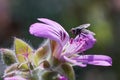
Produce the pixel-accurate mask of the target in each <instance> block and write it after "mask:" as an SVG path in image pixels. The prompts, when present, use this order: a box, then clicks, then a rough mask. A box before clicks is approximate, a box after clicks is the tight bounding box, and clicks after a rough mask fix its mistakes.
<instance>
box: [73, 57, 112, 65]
mask: <svg viewBox="0 0 120 80" xmlns="http://www.w3.org/2000/svg"><path fill="white" fill-rule="evenodd" d="M74 60H76V61H77V62H82V63H84V64H92V65H98V66H111V65H112V59H111V57H109V56H106V55H81V56H79V57H78V58H77V57H76V59H75V58H74Z"/></svg>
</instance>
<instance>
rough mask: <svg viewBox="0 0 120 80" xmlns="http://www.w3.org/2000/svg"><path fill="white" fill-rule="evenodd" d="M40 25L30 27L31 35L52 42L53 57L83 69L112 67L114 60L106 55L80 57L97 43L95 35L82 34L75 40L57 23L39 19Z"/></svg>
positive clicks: (35, 24)
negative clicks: (89, 65)
mask: <svg viewBox="0 0 120 80" xmlns="http://www.w3.org/2000/svg"><path fill="white" fill-rule="evenodd" d="M38 20H39V21H41V22H39V23H34V24H32V25H31V26H30V29H29V31H30V34H32V35H34V36H37V37H43V38H48V39H50V40H51V50H52V55H53V56H54V57H55V58H58V59H59V60H63V61H66V62H69V63H72V64H73V65H78V66H81V67H85V66H87V64H92V65H100V66H111V65H112V59H111V58H110V57H109V56H105V55H83V54H82V55H79V53H83V51H86V50H88V49H90V48H92V47H93V45H94V44H95V42H96V39H95V38H94V35H93V34H90V33H88V34H86V33H83V32H82V33H80V34H78V35H77V36H76V37H75V38H70V37H69V35H68V33H67V32H66V31H65V30H64V28H63V27H62V26H61V25H60V24H58V23H57V22H55V21H52V20H49V19H46V18H38Z"/></svg>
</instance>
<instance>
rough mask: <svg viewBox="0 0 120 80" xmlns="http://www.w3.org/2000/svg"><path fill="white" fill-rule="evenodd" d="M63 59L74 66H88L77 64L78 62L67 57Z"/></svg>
mask: <svg viewBox="0 0 120 80" xmlns="http://www.w3.org/2000/svg"><path fill="white" fill-rule="evenodd" d="M63 58H64V59H65V61H67V62H69V63H72V65H77V66H81V67H86V66H87V65H86V64H83V63H82V62H77V60H73V59H70V58H68V57H66V56H63Z"/></svg>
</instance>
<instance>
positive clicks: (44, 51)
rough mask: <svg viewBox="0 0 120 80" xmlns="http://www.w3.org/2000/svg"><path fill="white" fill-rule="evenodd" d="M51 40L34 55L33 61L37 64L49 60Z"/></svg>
mask: <svg viewBox="0 0 120 80" xmlns="http://www.w3.org/2000/svg"><path fill="white" fill-rule="evenodd" d="M50 54H51V52H50V42H49V40H47V41H45V43H44V44H43V45H42V46H41V47H40V48H39V49H37V50H36V51H35V53H34V56H33V62H34V64H35V66H39V64H40V63H41V62H42V61H44V60H47V59H48V58H49V57H50Z"/></svg>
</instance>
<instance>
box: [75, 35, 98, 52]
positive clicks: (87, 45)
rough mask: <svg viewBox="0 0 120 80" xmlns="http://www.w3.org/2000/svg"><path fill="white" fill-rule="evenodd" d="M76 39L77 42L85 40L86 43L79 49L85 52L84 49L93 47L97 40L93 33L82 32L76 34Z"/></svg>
mask: <svg viewBox="0 0 120 80" xmlns="http://www.w3.org/2000/svg"><path fill="white" fill-rule="evenodd" d="M75 41H76V42H84V45H83V46H82V47H81V48H79V50H78V51H80V52H83V51H86V50H88V49H90V48H92V47H93V45H94V44H95V42H96V39H95V38H94V36H93V35H92V34H84V33H81V34H80V35H78V36H76V38H75Z"/></svg>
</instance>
